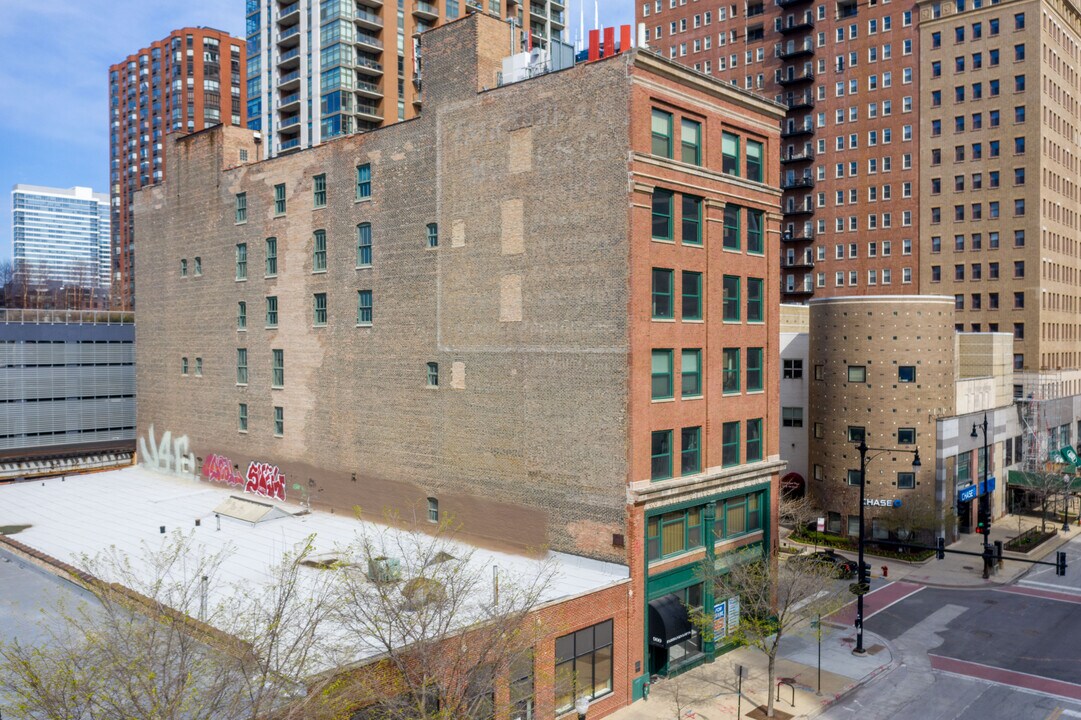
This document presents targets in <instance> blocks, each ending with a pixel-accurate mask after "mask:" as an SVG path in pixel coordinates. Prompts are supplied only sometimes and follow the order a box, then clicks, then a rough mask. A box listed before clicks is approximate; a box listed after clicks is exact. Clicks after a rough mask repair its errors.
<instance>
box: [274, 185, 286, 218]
mask: <svg viewBox="0 0 1081 720" xmlns="http://www.w3.org/2000/svg"><path fill="white" fill-rule="evenodd" d="M274 214H275V215H284V214H285V183H280V184H278V185H275V186H274Z"/></svg>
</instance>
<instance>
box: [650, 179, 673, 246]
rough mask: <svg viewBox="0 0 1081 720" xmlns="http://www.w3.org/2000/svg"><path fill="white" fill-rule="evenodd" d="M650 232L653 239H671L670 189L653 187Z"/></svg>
mask: <svg viewBox="0 0 1081 720" xmlns="http://www.w3.org/2000/svg"><path fill="white" fill-rule="evenodd" d="M652 213H653V214H652V218H653V220H652V225H651V227H652V231H651V232H652V233H653V239H654V240H671V239H672V191H671V190H664V189H662V188H654V189H653V211H652Z"/></svg>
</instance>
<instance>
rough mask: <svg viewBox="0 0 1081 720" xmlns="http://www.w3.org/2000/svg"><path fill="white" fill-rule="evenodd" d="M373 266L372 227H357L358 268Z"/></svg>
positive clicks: (366, 224) (362, 224)
mask: <svg viewBox="0 0 1081 720" xmlns="http://www.w3.org/2000/svg"><path fill="white" fill-rule="evenodd" d="M371 264H372V225H371V223H361V224H360V225H357V267H370V266H371Z"/></svg>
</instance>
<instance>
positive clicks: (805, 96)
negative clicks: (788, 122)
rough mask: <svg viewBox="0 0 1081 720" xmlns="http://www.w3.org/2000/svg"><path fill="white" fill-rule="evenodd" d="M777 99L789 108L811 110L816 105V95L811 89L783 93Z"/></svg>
mask: <svg viewBox="0 0 1081 720" xmlns="http://www.w3.org/2000/svg"><path fill="white" fill-rule="evenodd" d="M776 100H777V102H779V103H781V104H782V105H784V106H786V107H787V108H788V109H789V110H810V109H811V108H813V107H814V106H815V96H814V93H813V92H811V91H810V90H804V91H803V92H801V93H794V92H790V93H781V94H780V95H778V96H777V98H776Z"/></svg>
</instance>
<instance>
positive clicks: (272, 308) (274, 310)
mask: <svg viewBox="0 0 1081 720" xmlns="http://www.w3.org/2000/svg"><path fill="white" fill-rule="evenodd" d="M266 326H267V327H268V328H273V327H278V298H277V297H276V296H274V295H267V297H266Z"/></svg>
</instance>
